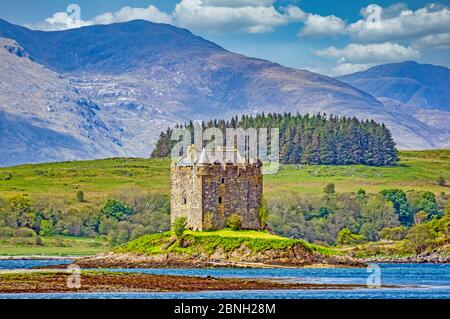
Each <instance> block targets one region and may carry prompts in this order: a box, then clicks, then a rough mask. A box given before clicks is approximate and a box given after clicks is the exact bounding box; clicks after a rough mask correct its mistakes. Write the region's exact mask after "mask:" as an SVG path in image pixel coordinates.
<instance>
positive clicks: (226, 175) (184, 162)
mask: <svg viewBox="0 0 450 319" xmlns="http://www.w3.org/2000/svg"><path fill="white" fill-rule="evenodd" d="M261 170H262V164H261V162H260V161H253V160H250V159H248V158H246V159H242V157H241V155H240V154H239V152H238V150H237V149H235V148H220V149H217V150H215V152H207V151H206V150H205V149H202V150H199V149H197V148H196V147H195V145H191V146H189V147H188V150H187V154H186V156H185V157H184V158H182V159H181V160H180V161H178V162H175V161H174V162H172V165H171V174H170V175H171V188H172V189H171V192H172V197H171V222H172V223H173V222H174V221H175V219H176V218H177V217H182V216H183V217H186V218H187V227H188V228H190V229H193V230H200V231H201V230H205V229H206V228H209V229H221V228H224V227H225V226H226V221H227V218H228V217H229V216H230V215H232V214H237V215H239V216H240V217H241V220H242V228H243V229H260V228H261V223H260V220H259V215H258V209H259V207H260V205H261V199H262V188H263V184H262V172H261ZM207 225H209V226H207ZM211 227H212V228H211Z"/></svg>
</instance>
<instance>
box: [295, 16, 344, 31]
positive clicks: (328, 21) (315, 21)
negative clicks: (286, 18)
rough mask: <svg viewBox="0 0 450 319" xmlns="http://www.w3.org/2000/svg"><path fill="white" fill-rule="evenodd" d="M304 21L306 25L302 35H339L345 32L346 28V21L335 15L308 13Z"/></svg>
mask: <svg viewBox="0 0 450 319" xmlns="http://www.w3.org/2000/svg"><path fill="white" fill-rule="evenodd" d="M304 23H305V26H304V28H303V29H302V30H301V31H300V33H299V35H300V36H311V37H321V36H329V35H338V34H342V33H344V32H345V28H346V24H345V21H343V20H342V19H341V18H338V17H336V16H334V15H331V16H326V17H324V16H320V15H316V14H308V15H307V18H306V20H305V21H304Z"/></svg>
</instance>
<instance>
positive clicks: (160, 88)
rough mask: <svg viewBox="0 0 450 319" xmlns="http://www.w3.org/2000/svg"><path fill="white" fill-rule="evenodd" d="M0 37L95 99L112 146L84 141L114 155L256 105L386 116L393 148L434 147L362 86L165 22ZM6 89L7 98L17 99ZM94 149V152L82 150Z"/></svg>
mask: <svg viewBox="0 0 450 319" xmlns="http://www.w3.org/2000/svg"><path fill="white" fill-rule="evenodd" d="M0 37H9V38H12V39H14V40H15V41H17V42H18V43H19V44H20V46H21V47H23V48H24V50H25V51H26V52H28V55H29V59H30V61H33V63H35V64H36V65H41V66H42V67H44V68H48V69H50V70H52V72H56V73H55V74H60V75H59V77H61V78H62V79H66V80H67V81H68V85H69V86H70V87H71V88H73V90H74V92H76V93H77V94H78V95H79V97H80V99H81V100H83V101H87V102H86V103H88V105H95V106H96V109H95V111H94V113H95V119H97V120H98V123H99V126H100V127H98V128H95V129H99V130H100V131H101V126H103V127H104V128H105V129H106V131H107V133H106V131H105V134H107V135H109V136H110V140H111V141H112V142H111V143H112V144H109V142H105V140H104V137H103V136H102V134H100V135H99V136H97V137H96V138H94V139H93V140H92V141H90V142H88V144H91V145H97V146H98V147H103V148H105V149H107V150H110V152H109V153H108V154H111V155H112V156H131V157H147V156H149V155H150V153H151V150H152V149H153V146H154V143H155V142H156V140H157V138H158V137H159V133H160V132H161V131H163V130H165V129H166V128H167V127H168V126H173V125H175V124H176V123H183V122H186V121H187V120H196V119H199V120H207V119H210V118H229V117H231V116H234V115H242V114H256V113H261V112H292V113H295V112H300V113H302V114H305V113H310V114H313V113H327V114H334V115H338V116H355V117H357V118H359V119H367V118H370V119H374V120H375V121H377V122H383V123H385V124H386V125H387V126H388V127H389V129H390V130H391V131H392V133H393V136H394V138H395V139H396V142H397V144H398V146H399V147H400V148H406V149H408V148H409V149H411V148H418V149H427V148H435V147H439V145H440V144H438V143H434V142H433V136H435V135H436V134H435V133H436V130H435V129H434V128H432V127H429V126H427V125H425V124H424V123H422V122H421V121H419V120H418V119H416V118H415V117H414V116H412V115H411V114H409V113H407V112H403V111H402V112H398V111H397V110H391V109H389V108H386V106H385V105H384V104H383V103H381V102H380V101H379V100H378V99H377V98H375V97H374V96H372V95H371V94H370V93H367V92H366V91H364V90H361V89H359V88H355V87H354V86H352V85H350V84H347V83H344V82H342V81H340V80H338V79H334V78H331V77H327V76H324V75H320V74H315V73H312V72H309V71H306V70H296V69H291V68H288V67H285V66H281V65H279V64H276V63H272V62H270V61H265V60H261V59H254V58H247V57H245V56H243V55H240V54H235V53H232V52H230V51H227V50H225V49H223V48H221V47H220V46H218V45H216V44H214V43H212V42H210V41H208V40H205V39H203V38H201V37H198V36H195V35H193V34H192V33H191V32H190V31H188V30H185V29H179V28H177V27H175V26H171V25H165V24H156V23H151V22H147V21H132V22H126V23H117V24H113V25H101V26H99V25H98V26H90V27H83V28H80V29H72V30H67V31H55V32H43V31H33V30H29V29H26V28H24V27H20V26H15V25H12V24H10V23H8V22H5V21H4V20H0ZM8 54H11V53H8ZM3 81H7V79H5V80H3ZM0 93H2V94H4V92H2V89H1V87H0ZM8 94H9V95H8V96H7V99H6V100H9V101H11V100H13V99H14V98H15V96H14V94H13V93H11V92H9V93H8ZM23 105H24V107H26V108H34V107H36V105H32V103H31V104H27V103H24V104H23ZM4 108H5V105H1V104H0V110H2V109H4ZM9 109H11V107H9ZM65 120H66V119H65V118H64V117H61V118H59V121H61V122H64V121H65ZM100 123H101V124H100ZM398 123H402V124H401V125H399V124H398ZM405 123H406V124H407V125H405ZM418 127H420V132H418V130H417V128H418ZM439 132H440V131H439ZM439 134H441V133H439ZM102 143H104V145H101V144H102ZM0 144H3V143H0ZM111 145H113V147H112V146H111ZM0 146H1V145H0ZM99 155H100V154H99V153H96V152H95V150H93V151H89V152H87V153H86V154H85V156H86V157H90V156H94V157H97V156H99ZM46 160H48V159H47V158H46V157H45V156H44V157H42V158H41V160H40V161H46Z"/></svg>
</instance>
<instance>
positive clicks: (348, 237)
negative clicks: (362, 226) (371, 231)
mask: <svg viewBox="0 0 450 319" xmlns="http://www.w3.org/2000/svg"><path fill="white" fill-rule="evenodd" d="M364 241H365V238H364V236H363V235H358V234H353V233H352V232H351V231H350V229H348V228H344V229H341V230H340V231H339V233H338V235H337V238H336V242H337V244H338V245H357V244H361V243H363V242H364Z"/></svg>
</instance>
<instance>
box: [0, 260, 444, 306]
mask: <svg viewBox="0 0 450 319" xmlns="http://www.w3.org/2000/svg"><path fill="white" fill-rule="evenodd" d="M61 263H66V264H70V263H71V261H70V260H63V261H61V260H0V269H27V268H31V267H35V266H45V265H53V264H61ZM379 266H380V267H381V284H383V285H399V286H402V288H395V289H385V288H382V289H369V288H367V289H348V290H290V291H278V290H277V291H274V290H272V291H208V292H195V293H54V294H20V295H11V294H0V299H2V298H33V299H35V298H38V299H42V298H75V299H85V298H96V299H111V298H140V299H142V298H143V299H147V298H151V299H155V298H170V299H172V298H194V299H196V298H218V299H221V298H230V299H234V298H288V299H289V298H295V299H297V298H299V299H301V298H327V299H338V298H383V299H392V298H393V299H398V298H433V299H435V298H436V299H450V265H449V264H444V265H435V264H379ZM108 270H110V271H120V272H137V273H147V274H165V275H186V276H200V277H205V276H213V277H227V278H230V277H238V278H268V279H272V280H277V281H288V282H301V283H328V284H330V283H335V284H365V283H366V282H367V277H368V276H369V275H370V273H368V272H367V269H365V268H319V269H286V268H272V269H108Z"/></svg>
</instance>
